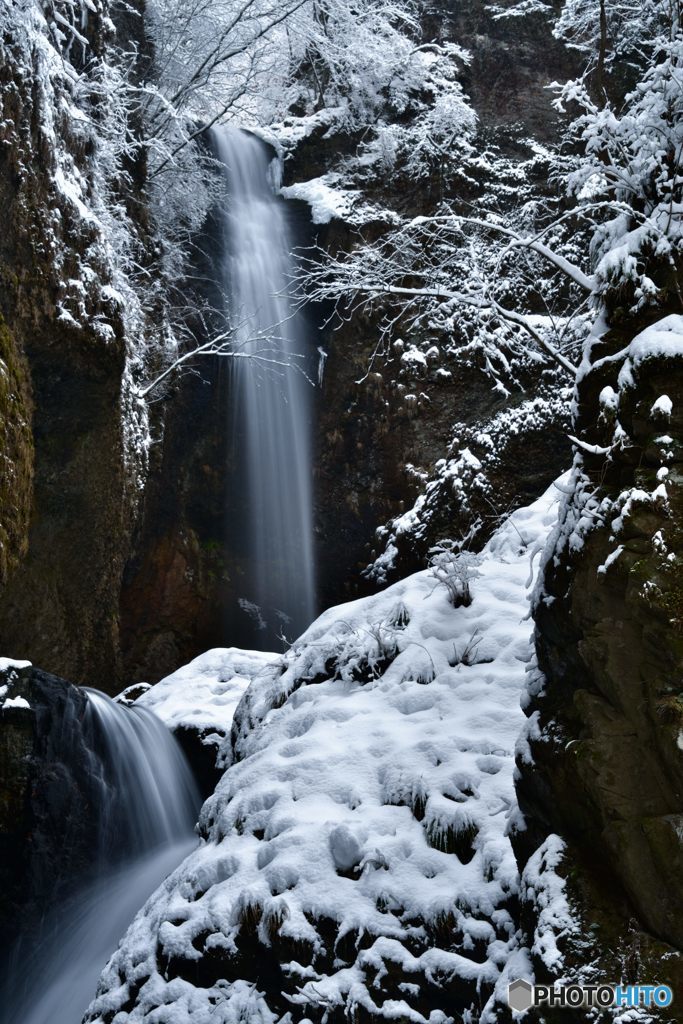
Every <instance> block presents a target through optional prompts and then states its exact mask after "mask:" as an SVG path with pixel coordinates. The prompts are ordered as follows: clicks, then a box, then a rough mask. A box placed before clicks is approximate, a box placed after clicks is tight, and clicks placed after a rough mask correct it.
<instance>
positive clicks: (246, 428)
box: [213, 127, 316, 644]
mask: <svg viewBox="0 0 683 1024" xmlns="http://www.w3.org/2000/svg"><path fill="white" fill-rule="evenodd" d="M213 145H214V151H215V153H216V155H217V157H218V159H219V160H220V161H221V163H222V164H223V165H224V168H225V177H226V184H227V190H226V191H227V200H226V205H225V207H224V210H223V215H222V217H223V224H222V227H223V235H224V256H223V259H222V260H221V261H220V266H219V268H218V275H219V277H220V279H221V281H220V283H221V286H222V289H223V293H224V295H225V296H226V300H227V305H228V317H229V323H230V329H231V331H232V335H233V346H234V351H235V352H236V354H237V356H238V358H235V359H233V360H232V361H231V363H232V367H231V369H232V413H233V415H234V421H233V425H232V433H233V436H234V437H235V438H236V439H237V443H238V444H239V445H240V446H241V451H240V452H239V453H237V454H238V460H237V461H238V463H240V464H241V472H240V476H241V478H242V479H243V480H244V481H245V487H246V490H247V515H246V517H245V523H244V525H243V527H242V530H243V534H244V537H243V542H244V547H245V551H244V554H245V564H246V565H247V566H248V577H247V579H246V581H245V583H246V588H247V592H246V593H245V594H244V599H243V602H242V603H243V606H244V607H247V608H251V609H252V610H253V612H254V614H255V615H256V617H257V621H258V624H259V626H260V627H261V629H262V631H263V633H264V643H266V644H268V643H270V644H272V635H273V633H274V632H281V633H284V634H285V635H286V636H287V637H288V638H289V639H292V638H294V637H296V636H298V634H299V633H300V632H301V631H302V630H303V629H305V628H306V627H307V626H308V625H309V624H310V622H311V621H312V620H313V618H314V616H315V612H316V609H315V568H314V554H313V522H312V519H313V517H312V483H311V438H310V412H311V404H312V387H311V383H310V380H309V379H308V375H307V367H308V364H309V362H311V353H310V351H309V349H310V345H309V343H308V340H307V338H306V331H305V329H304V327H303V325H302V320H301V318H300V317H299V316H298V315H297V314H296V311H295V309H294V308H293V303H292V300H291V298H290V294H289V292H290V290H291V273H292V266H293V264H292V256H291V249H292V246H291V241H290V237H289V231H288V225H287V221H286V217H285V212H284V202H283V200H282V199H280V198H279V197H278V195H277V189H278V187H279V181H278V171H279V164H278V161H277V160H273V159H272V153H271V152H270V150H269V148H268V147H267V146H266V144H265V143H263V142H262V141H261V140H260V139H258V138H256V137H255V136H254V135H252V134H250V133H248V132H245V131H241V130H239V129H235V128H230V127H221V128H216V129H213ZM242 356H245V357H248V358H239V357H242Z"/></svg>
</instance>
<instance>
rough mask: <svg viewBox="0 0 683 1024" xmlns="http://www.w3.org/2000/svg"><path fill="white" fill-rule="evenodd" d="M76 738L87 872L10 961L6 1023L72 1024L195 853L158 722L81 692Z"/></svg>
mask: <svg viewBox="0 0 683 1024" xmlns="http://www.w3.org/2000/svg"><path fill="white" fill-rule="evenodd" d="M88 697H89V703H88V709H87V714H86V721H85V722H84V732H85V733H86V735H87V739H88V745H89V747H90V750H91V751H92V757H91V765H90V768H91V771H92V773H93V774H94V775H95V776H96V778H97V779H98V790H99V794H100V800H99V807H98V810H99V817H98V820H97V821H96V822H95V823H94V832H95V835H94V841H93V871H92V874H91V876H90V878H89V879H87V880H86V881H85V882H84V884H83V886H82V888H81V889H80V890H79V891H78V892H77V893H75V895H74V896H73V898H72V899H71V900H70V901H69V902H68V903H67V904H66V905H65V906H63V907H60V908H59V909H58V910H56V911H55V912H53V913H52V914H51V915H50V916H49V918H48V919H47V921H46V922H45V926H44V928H43V931H42V938H41V940H40V942H39V944H38V945H37V946H36V947H35V948H33V947H31V948H26V947H27V944H26V943H21V942H20V943H19V945H18V947H17V949H16V950H15V952H14V954H13V957H12V959H11V962H10V976H11V988H10V989H9V990H8V991H7V992H6V993H5V995H4V998H3V1006H2V1008H1V1009H0V1019H2V1021H3V1022H6V1024H10V1022H11V1024H79V1022H80V1020H81V1018H82V1016H83V1014H84V1012H85V1010H86V1009H87V1007H88V1005H89V1003H90V1001H91V1000H92V998H93V996H94V995H95V990H96V988H97V981H98V978H99V976H100V974H101V972H102V968H103V967H104V965H105V964H106V962H107V960H108V958H109V957H110V956H111V954H112V953H113V952H114V950H115V949H116V946H117V944H118V942H119V940H120V939H121V937H122V935H123V934H124V932H125V931H126V928H127V927H128V925H129V924H130V922H131V921H132V920H133V918H134V917H135V914H136V912H137V911H138V910H139V909H140V907H141V906H142V905H143V904H144V902H145V900H146V899H147V898H148V897H149V896H150V895H151V894H152V892H154V890H155V889H156V888H157V886H158V885H159V884H160V883H161V882H162V881H163V879H164V878H165V877H166V876H167V875H168V874H169V873H170V872H171V871H172V870H173V869H174V868H175V867H177V866H178V864H179V863H180V862H181V861H182V860H183V858H184V857H185V856H186V855H187V854H188V853H189V852H190V851H191V850H192V849H193V848H194V846H195V845H196V838H195V837H194V835H193V826H194V822H195V820H196V815H197V810H198V807H199V802H200V800H199V794H198V793H197V791H196V787H195V784H194V780H193V778H192V774H191V772H190V769H189V767H188V765H187V762H186V761H185V758H184V756H183V754H182V753H181V751H180V748H179V747H178V745H177V743H176V742H175V740H174V739H173V737H172V736H171V734H170V732H169V731H168V729H167V728H166V727H165V726H164V725H163V723H162V722H161V721H160V720H159V719H158V718H156V717H155V716H154V715H153V714H151V713H150V712H149V711H145V710H143V709H141V708H125V707H122V706H121V705H119V704H115V703H114V701H112V700H110V699H109V698H108V697H105V696H104V694H101V693H98V692H97V691H96V690H89V691H88Z"/></svg>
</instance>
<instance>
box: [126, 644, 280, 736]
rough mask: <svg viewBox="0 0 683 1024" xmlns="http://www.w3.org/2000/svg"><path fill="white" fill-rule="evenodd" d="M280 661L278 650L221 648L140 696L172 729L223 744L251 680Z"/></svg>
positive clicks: (186, 666) (143, 704)
mask: <svg viewBox="0 0 683 1024" xmlns="http://www.w3.org/2000/svg"><path fill="white" fill-rule="evenodd" d="M273 662H276V663H278V664H281V658H280V656H279V655H277V654H266V653H263V652H262V651H241V650H239V649H238V648H236V647H228V648H216V649H215V650H213V651H208V652H207V653H206V654H202V655H200V656H199V657H198V658H195V659H194V660H193V661H191V662H190V663H189V665H184V666H183V667H182V668H179V669H178V671H177V672H173V673H172V675H170V676H167V677H166V678H165V679H162V680H161V682H159V683H157V684H156V686H152V687H150V688H149V689H147V690H146V691H145V692H144V693H143V694H142V696H140V697H138V699H137V701H136V702H135V703H136V704H140V705H141V706H143V707H146V708H147V709H148V710H149V711H153V712H154V714H155V715H157V716H158V717H159V718H160V719H161V720H162V722H164V723H165V724H166V725H167V726H168V728H169V729H171V730H172V731H173V732H175V731H177V730H178V729H187V730H191V731H193V732H196V733H198V734H199V735H200V736H201V740H202V742H203V743H204V744H206V745H207V746H218V745H219V744H220V743H221V741H222V740H223V739H225V737H226V735H229V733H230V727H231V725H232V719H233V715H234V713H235V708H236V707H237V705H238V704H239V702H240V700H241V699H242V696H243V694H244V691H245V690H246V688H247V686H248V685H249V683H250V682H251V680H252V679H254V678H257V677H258V675H259V673H260V672H262V671H264V670H265V669H267V667H268V666H269V665H270V664H271V663H273Z"/></svg>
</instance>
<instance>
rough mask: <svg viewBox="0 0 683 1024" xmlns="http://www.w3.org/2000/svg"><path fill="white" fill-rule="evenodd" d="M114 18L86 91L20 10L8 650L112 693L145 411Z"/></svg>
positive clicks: (11, 116)
mask: <svg viewBox="0 0 683 1024" xmlns="http://www.w3.org/2000/svg"><path fill="white" fill-rule="evenodd" d="M67 13H68V12H67ZM108 14H109V11H108V8H107V7H106V5H104V4H98V5H96V6H93V7H92V11H91V17H90V18H89V22H88V28H87V32H88V40H89V46H90V51H89V52H90V54H91V56H92V58H93V63H92V65H91V70H90V71H89V72H87V73H84V74H83V76H82V78H81V79H80V81H79V85H78V89H79V92H78V93H76V86H75V84H74V79H73V77H71V78H70V77H69V74H68V73H67V69H66V65H65V64H64V63H60V57H59V52H60V44H59V40H58V38H57V36H58V35H59V33H58V31H57V29H55V23H52V28H50V25H49V24H48V22H47V21H45V20H44V19H43V17H42V13H41V11H40V10H39V9H38V8H37V7H35V8H34V7H32V8H27V9H26V10H25V11H24V12H23V13H21V15H19V14H17V13H16V12H15V13H12V11H11V10H10V11H8V13H7V18H8V20H7V24H6V25H5V26H4V28H5V31H4V34H3V38H2V44H1V46H2V55H1V58H0V68H1V71H0V75H1V77H2V89H1V93H2V97H1V103H2V115H1V120H2V129H1V131H2V149H1V153H0V202H1V204H2V210H3V231H2V237H1V239H0V281H1V282H2V287H1V288H0V316H1V317H2V321H1V326H0V359H1V360H2V361H1V362H0V411H1V412H2V414H3V416H2V422H3V427H2V436H1V437H0V440H1V441H2V458H3V462H5V463H6V465H7V467H8V470H7V472H5V471H4V470H3V473H2V477H1V478H2V483H1V484H0V506H1V507H2V513H0V515H1V516H2V519H1V520H0V582H2V583H3V584H4V586H3V589H2V594H1V595H0V642H1V644H2V647H3V650H4V651H8V650H9V651H11V652H12V653H14V654H16V655H17V656H20V655H29V654H30V656H31V657H32V658H35V659H37V660H39V661H40V662H42V663H43V664H45V665H46V666H49V667H50V668H51V669H53V670H55V671H57V672H59V673H62V674H64V675H67V676H68V677H69V678H72V679H74V680H76V681H78V682H86V681H88V682H101V685H102V686H104V688H105V689H106V688H109V687H110V685H111V684H110V683H109V682H108V680H110V679H113V678H115V677H116V676H117V673H118V666H119V661H120V655H119V637H118V597H119V586H120V578H121V573H122V570H123V566H124V563H125V560H126V557H127V553H128V547H129V536H130V530H131V524H132V511H133V509H134V507H135V494H136V490H137V485H138V483H139V477H140V473H141V470H142V468H143V463H144V450H143V449H141V448H139V442H140V439H141V438H142V437H143V435H144V415H145V414H144V410H143V409H140V408H137V407H135V405H134V403H132V402H131V396H130V372H129V357H130V333H131V322H132V321H131V317H133V318H134V314H135V309H136V306H135V302H134V299H133V297H132V296H131V295H127V294H126V293H125V292H123V293H122V292H121V291H120V287H121V283H120V281H119V280H118V278H117V270H116V266H115V260H114V259H113V257H112V248H111V244H110V243H111V235H112V233H113V232H114V230H115V227H116V225H115V224H114V223H113V222H112V220H111V207H108V206H107V202H108V201H109V200H108V198H107V197H109V199H111V183H110V182H104V181H103V180H102V173H103V172H102V166H103V165H104V164H105V163H106V152H101V150H102V149H103V147H104V145H105V143H104V142H103V138H102V136H100V135H98V134H97V131H98V128H97V126H98V125H100V124H101V120H102V111H101V109H100V108H99V107H98V102H97V96H96V85H97V73H98V72H97V71H92V67H95V68H100V70H101V68H102V67H103V66H104V67H106V64H103V62H104V60H105V56H106V48H107V45H108V41H110V39H111V33H112V24H111V21H109V18H108ZM65 24H67V22H65ZM71 56H72V59H73V60H75V61H76V62H78V59H77V56H76V55H75V54H72V55H71ZM89 75H92V78H89V77H88V76H89ZM84 125H87V126H88V127H87V128H86V127H84ZM98 161H99V163H98ZM136 447H137V448H138V450H137V451H136ZM32 478H33V488H32V489H31V481H32ZM10 573H11V577H10Z"/></svg>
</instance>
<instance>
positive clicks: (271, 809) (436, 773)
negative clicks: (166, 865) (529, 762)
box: [87, 488, 561, 1024]
mask: <svg viewBox="0 0 683 1024" xmlns="http://www.w3.org/2000/svg"><path fill="white" fill-rule="evenodd" d="M556 498H557V491H556V490H554V489H553V488H551V489H550V491H549V492H547V493H546V494H545V495H544V496H543V497H542V498H541V499H539V500H538V501H536V502H535V503H534V504H533V505H532V506H530V507H529V508H527V509H521V510H519V511H518V512H516V513H514V515H513V516H512V517H511V519H510V520H508V521H507V522H506V523H505V524H504V525H503V526H502V527H501V529H500V530H499V531H498V532H497V533H496V534H495V536H494V537H493V538H492V540H491V541H490V543H489V544H488V545H487V547H486V549H485V550H484V552H483V553H482V556H481V559H480V561H479V562H478V564H477V566H476V568H475V570H474V572H470V576H471V582H470V587H471V592H472V597H473V600H472V603H471V604H470V605H469V606H468V607H465V606H461V607H457V608H456V607H453V604H452V603H451V601H450V600H449V594H448V590H447V588H446V587H445V586H444V585H443V584H441V583H439V582H437V580H436V579H435V578H434V576H433V575H431V573H430V572H429V571H425V572H421V573H417V574H416V575H414V576H411V577H409V578H408V579H406V580H404V581H402V582H400V583H397V584H395V585H394V586H392V587H389V588H388V589H387V590H385V591H383V592H382V593H380V594H378V595H375V596H372V597H369V598H365V599H362V600H359V601H354V602H351V603H349V604H346V605H342V606H340V607H337V608H333V609H331V610H329V611H328V612H326V613H325V614H323V615H322V616H321V617H320V618H319V619H318V620H317V621H316V622H315V623H314V624H313V625H312V626H311V627H310V628H309V630H308V631H307V632H306V633H305V634H304V635H303V636H302V637H301V639H300V640H299V641H298V642H297V644H296V645H295V646H294V648H293V649H292V650H291V651H290V652H289V653H288V654H286V655H285V656H284V657H278V656H275V655H273V656H269V655H260V654H254V653H252V652H237V651H235V650H226V651H212V652H209V654H207V655H205V656H204V657H203V658H199V659H196V660H195V661H194V662H193V663H192V664H191V665H190V666H188V667H187V668H185V669H182V670H181V671H180V672H177V673H175V675H173V676H171V677H169V679H167V680H165V681H164V682H163V683H161V684H159V685H158V686H157V687H155V688H154V689H153V690H152V691H150V692H149V693H148V694H146V695H145V696H144V697H143V698H142V700H143V702H144V703H145V704H146V706H148V707H151V708H153V709H154V710H157V711H158V712H159V713H160V714H161V715H162V717H164V718H165V719H166V720H167V721H168V722H169V724H173V723H174V722H175V723H178V722H188V721H191V720H194V721H196V722H198V723H200V724H201V725H202V727H204V728H208V727H209V726H212V727H214V728H215V729H216V731H219V732H221V733H226V732H227V730H228V729H229V719H230V717H231V714H232V710H233V706H234V703H235V701H236V699H237V697H238V695H239V694H240V693H241V691H242V690H243V689H244V686H245V681H246V680H247V679H250V680H251V685H250V687H249V689H248V690H246V692H245V693H244V697H243V699H242V701H241V703H240V705H239V707H238V708H237V711H236V715H235V721H234V728H233V734H232V739H226V740H225V741H224V742H223V756H224V759H225V761H226V763H229V764H230V767H229V768H228V770H227V771H226V773H225V774H224V776H223V779H222V781H221V783H220V784H219V786H218V789H217V791H216V793H215V794H214V796H213V797H211V798H210V799H209V800H208V801H207V802H206V804H205V805H204V808H203V810H202V813H201V819H200V827H201V832H202V836H203V841H202V843H201V845H200V847H199V849H197V850H196V851H195V852H194V853H193V854H192V855H191V856H190V857H188V858H187V860H186V861H185V862H184V863H183V864H182V865H181V866H180V867H179V868H178V870H177V871H176V872H175V873H174V874H173V875H172V876H171V877H170V878H169V879H168V880H167V882H166V883H165V884H164V885H163V886H162V887H161V888H160V889H159V890H158V892H157V893H156V894H155V896H153V897H152V899H151V900H150V901H149V902H148V903H147V905H146V906H145V907H144V908H143V910H142V911H141V912H140V914H139V915H138V917H137V918H136V920H135V922H134V923H133V925H132V926H131V928H130V929H129V931H128V933H127V935H126V936H125V938H124V939H123V942H122V944H121V947H120V949H119V951H118V952H117V953H116V954H115V956H114V957H113V959H112V961H111V963H110V964H109V966H108V967H107V969H106V970H105V972H104V975H103V978H102V983H101V988H100V992H99V994H98V997H97V998H96V1000H95V1001H94V1003H93V1005H92V1007H91V1010H90V1012H89V1016H88V1017H87V1019H88V1020H90V1021H98V1022H107V1024H110V1022H112V1021H115V1022H116V1024H123V1022H124V1021H127V1022H133V1021H142V1020H143V1019H144V1020H145V1021H146V1022H147V1024H152V1022H154V1024H181V1022H182V1024H185V1022H186V1021H196V1022H205V1021H206V1022H207V1024H208V1022H209V1021H210V1022H211V1024H228V1022H236V1021H241V1020H244V1021H246V1020H248V1021H250V1022H254V1024H257V1022H263V1024H266V1022H269V1024H270V1022H275V1021H282V1022H283V1024H284V1022H293V1021H321V1022H322V1021H326V1020H330V1021H332V1020H342V1019H349V1018H350V1019H351V1020H392V1021H401V1022H408V1021H411V1022H412V1021H414V1022H424V1021H429V1022H430V1024H446V1022H449V1021H452V1020H456V1019H457V1020H461V1019H462V1020H463V1021H465V1022H466V1021H470V1020H474V1019H475V1018H476V1019H477V1020H481V1021H482V1022H484V1021H493V1020H495V1019H496V1012H497V1011H496V1006H497V1005H498V1006H499V1005H500V1001H501V1000H503V999H504V991H505V987H506V984H507V980H508V977H509V976H510V975H512V976H514V977H516V976H525V975H526V976H528V975H529V974H530V966H529V964H528V960H527V954H526V951H525V950H524V949H522V948H521V947H520V943H519V937H518V934H517V933H516V924H515V918H514V907H515V900H516V896H517V894H518V892H519V886H520V881H519V876H518V873H517V868H516V864H515V859H514V856H513V852H512V848H511V845H510V841H509V838H508V828H509V825H510V822H511V819H514V818H516V817H517V815H518V811H517V806H516V801H515V793H514V785H513V767H514V749H515V742H516V740H517V738H518V735H519V733H520V730H521V729H522V726H523V723H524V721H525V719H524V716H523V714H522V711H521V710H520V706H519V702H520V695H521V693H522V690H523V688H524V683H525V670H526V667H527V663H528V662H529V659H530V650H531V648H530V637H531V631H532V624H531V621H530V620H529V619H528V618H527V617H526V611H527V607H528V599H527V593H528V588H529V584H530V579H529V577H530V561H531V560H532V556H533V554H534V553H535V552H537V551H538V550H539V547H540V545H542V543H543V541H544V538H545V536H546V534H547V532H548V530H549V529H550V527H551V525H552V524H553V523H554V521H555V519H556V514H557V513H556V509H555V507H554V506H555V502H556ZM560 895H561V894H560ZM117 1011H122V1012H117ZM479 1015H480V1016H479Z"/></svg>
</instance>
